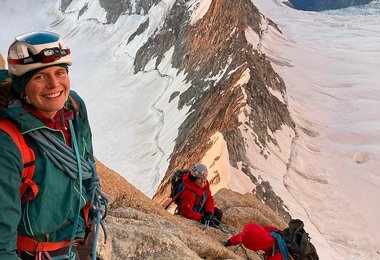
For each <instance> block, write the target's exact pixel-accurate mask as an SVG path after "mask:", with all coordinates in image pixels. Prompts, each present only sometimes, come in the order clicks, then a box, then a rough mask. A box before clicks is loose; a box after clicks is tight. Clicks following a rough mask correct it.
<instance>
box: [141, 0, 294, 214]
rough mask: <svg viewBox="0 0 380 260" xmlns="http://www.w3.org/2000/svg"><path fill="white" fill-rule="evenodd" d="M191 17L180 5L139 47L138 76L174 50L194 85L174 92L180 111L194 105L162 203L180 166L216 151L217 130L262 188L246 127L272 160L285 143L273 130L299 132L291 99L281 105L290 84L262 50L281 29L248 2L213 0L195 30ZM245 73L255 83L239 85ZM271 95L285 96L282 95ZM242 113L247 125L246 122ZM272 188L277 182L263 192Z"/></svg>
mask: <svg viewBox="0 0 380 260" xmlns="http://www.w3.org/2000/svg"><path fill="white" fill-rule="evenodd" d="M190 17H191V12H190V11H189V8H188V7H187V6H186V4H184V2H183V1H176V2H175V4H174V5H173V8H172V10H171V12H170V13H169V15H168V16H167V19H166V21H165V23H164V25H163V27H162V28H161V30H160V31H158V32H157V33H156V34H155V35H154V37H151V38H150V39H149V40H148V42H147V43H146V44H145V45H144V46H143V47H142V48H140V49H139V51H138V52H137V54H136V58H135V72H138V71H142V70H144V68H145V66H146V65H147V63H148V62H149V61H150V60H152V59H154V58H156V67H157V66H158V65H159V64H160V62H161V60H162V58H163V56H164V54H165V53H166V52H167V51H168V50H169V49H170V48H172V47H173V46H174V53H173V56H172V64H173V66H174V67H175V68H178V70H179V72H181V71H184V73H185V75H186V80H187V81H188V82H191V87H190V88H189V89H188V90H187V91H185V92H183V93H180V94H179V93H173V95H178V94H179V99H180V101H179V106H178V107H179V109H181V108H182V107H183V106H184V105H187V106H191V108H190V112H189V115H188V117H187V118H186V120H185V121H184V122H183V124H182V125H181V126H180V128H179V135H178V137H177V139H176V145H175V148H174V151H173V153H172V155H171V156H170V166H169V168H168V170H167V172H166V177H165V179H164V180H163V181H162V184H161V186H160V187H159V188H158V191H157V194H156V196H155V197H154V199H155V200H156V201H158V202H159V203H162V204H165V203H166V202H167V199H168V197H169V196H168V194H169V185H168V178H169V175H170V174H171V173H172V172H173V171H174V169H176V168H182V167H187V166H189V165H190V164H191V163H192V162H196V161H200V159H201V158H202V156H203V155H204V154H205V152H206V151H208V150H209V149H210V147H211V146H212V144H213V143H212V142H210V139H211V137H212V136H213V135H214V134H215V133H217V132H219V133H222V135H223V138H224V140H226V142H227V146H228V153H229V160H230V161H229V163H230V164H231V165H232V166H233V167H236V168H237V165H238V163H242V165H243V166H242V167H243V169H244V170H243V171H244V173H245V174H246V175H248V176H249V178H250V179H251V180H252V182H254V183H255V184H256V185H257V186H256V187H258V188H259V189H260V186H261V183H260V182H259V181H258V179H257V176H254V174H253V173H252V169H253V168H255V166H254V165H252V163H251V162H250V160H249V158H247V151H246V144H245V139H244V137H243V136H242V133H241V129H240V128H244V129H246V130H247V131H248V129H250V130H251V131H252V135H254V138H255V141H254V142H255V143H256V145H257V146H258V147H259V148H258V149H261V151H260V153H261V155H262V156H266V155H265V154H264V150H266V148H267V145H268V144H269V143H271V144H273V145H277V140H275V139H274V138H273V137H272V136H271V135H270V134H268V131H271V132H275V131H277V130H280V128H281V127H282V126H283V125H287V126H288V127H290V128H294V123H293V121H292V119H291V117H290V115H289V111H288V110H287V105H286V101H285V102H283V101H281V100H286V97H285V96H286V95H285V86H284V83H283V81H282V79H281V78H280V77H279V76H278V75H277V74H276V73H275V71H274V70H273V69H272V67H271V65H270V62H269V61H268V60H267V59H266V57H265V55H264V54H262V53H260V52H258V51H257V50H256V47H257V46H254V45H255V44H259V41H260V37H261V36H262V35H263V33H264V31H265V30H266V29H267V28H268V27H273V28H274V29H275V30H276V29H277V30H278V28H277V27H276V25H275V24H273V22H271V21H270V20H268V19H266V18H265V17H264V16H263V15H261V14H260V13H259V11H258V10H257V8H256V7H255V6H253V4H252V2H251V1H248V0H230V1H212V2H211V4H210V7H209V9H208V11H207V13H206V14H205V15H204V16H203V18H202V19H201V20H199V21H198V22H196V23H195V24H193V25H192V24H191V22H190ZM248 32H250V33H251V34H254V35H256V37H257V39H258V43H251V42H248V40H247V33H248ZM245 74H247V75H249V78H248V79H247V80H246V81H245V82H244V83H242V84H239V83H238V82H239V81H240V79H241V78H242V77H243V75H245ZM271 90H272V91H276V92H277V93H279V95H280V96H281V98H280V99H279V98H278V97H276V96H274V95H273V94H272V93H271ZM248 110H249V111H248ZM242 111H243V112H242ZM241 113H244V115H245V117H247V118H248V119H247V121H245V122H241V121H240V120H239V115H240V114H241ZM253 133H254V134H253ZM289 143H290V142H289ZM268 188H269V189H270V185H267V187H265V188H263V189H266V190H267V189H268ZM253 192H254V191H253ZM268 194H269V193H266V195H268ZM256 195H264V193H257V194H256ZM271 196H274V197H273V198H271V199H265V198H263V197H260V199H261V200H263V201H267V202H268V205H269V204H270V206H271V207H272V208H273V209H275V210H276V211H278V212H279V213H280V214H281V215H282V216H283V217H285V218H289V214H287V212H286V211H284V210H283V208H284V205H282V201H281V199H280V198H278V197H277V196H276V195H275V194H274V193H271ZM270 202H275V203H270Z"/></svg>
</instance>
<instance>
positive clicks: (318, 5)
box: [289, 0, 373, 11]
mask: <svg viewBox="0 0 380 260" xmlns="http://www.w3.org/2000/svg"><path fill="white" fill-rule="evenodd" d="M289 2H290V3H291V4H292V5H293V7H294V8H295V9H299V10H304V11H323V10H332V9H340V8H346V7H350V6H358V5H366V4H369V3H371V2H373V0H289Z"/></svg>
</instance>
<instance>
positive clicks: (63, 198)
mask: <svg viewBox="0 0 380 260" xmlns="http://www.w3.org/2000/svg"><path fill="white" fill-rule="evenodd" d="M70 96H71V97H73V98H74V100H75V101H76V103H77V106H78V110H79V114H78V113H74V114H75V115H74V120H73V125H74V129H75V132H76V137H77V141H78V147H79V152H80V154H81V155H82V156H83V157H84V158H85V159H91V160H92V161H94V160H93V151H92V141H91V138H92V137H91V130H90V126H89V123H88V119H87V111H86V107H85V104H84V102H83V100H82V99H81V98H80V97H79V96H78V95H77V94H76V93H75V92H73V91H71V93H70ZM69 105H70V107H69V109H72V110H73V109H74V108H73V106H72V105H71V104H69V102H67V104H66V106H69ZM0 118H8V119H10V120H12V121H13V122H15V123H16V124H17V125H18V127H19V129H20V131H21V133H22V134H23V136H24V138H25V140H26V142H27V144H28V145H29V146H30V147H32V149H33V150H34V153H35V156H36V162H35V172H34V176H33V181H34V182H35V183H36V184H37V186H38V188H39V193H38V195H37V197H36V198H35V199H34V200H30V201H27V202H26V203H24V204H23V205H21V198H20V191H19V188H20V184H21V176H22V169H23V165H22V158H21V154H20V152H19V149H18V147H17V146H16V145H15V144H14V142H13V140H12V139H11V138H10V137H9V136H8V135H7V134H6V133H5V132H3V131H1V130H0V212H1V213H0V260H3V259H4V260H5V259H7V260H10V259H12V260H13V259H18V256H17V251H16V240H17V234H22V235H27V236H31V237H33V238H34V239H37V240H38V241H52V242H57V241H62V240H65V239H68V238H69V237H70V236H71V234H72V231H73V226H74V225H73V222H74V219H75V216H76V214H77V211H78V203H79V201H80V203H81V207H83V206H84V205H85V203H86V202H87V201H88V200H89V197H90V196H89V194H88V192H87V191H86V186H88V183H86V182H87V181H84V182H83V190H82V196H80V193H79V181H78V180H74V179H72V178H71V177H70V176H69V175H68V174H67V173H65V172H64V171H62V170H60V169H59V168H58V167H57V166H56V165H55V164H54V163H53V162H52V161H51V160H50V159H49V158H48V157H47V156H46V155H45V154H44V153H43V152H42V151H41V150H40V149H39V147H38V146H37V145H36V144H35V142H34V140H33V139H31V138H30V137H29V136H27V135H25V134H26V133H28V132H30V131H34V130H36V129H39V128H47V127H46V126H45V125H44V124H43V123H42V122H41V121H40V120H39V119H38V118H36V117H35V116H33V115H32V114H30V113H29V112H27V111H26V110H24V109H23V108H22V107H21V106H17V107H11V108H8V109H7V110H6V111H5V112H4V113H3V114H2V115H1V117H0ZM47 129H50V128H47ZM50 130H51V131H52V132H54V134H55V135H56V136H57V137H58V138H60V139H61V140H63V141H64V135H63V133H62V132H61V131H59V130H54V129H50ZM78 226H79V228H78V230H77V235H76V236H77V237H84V235H85V223H84V220H83V214H82V213H81V217H80V221H79V225H78Z"/></svg>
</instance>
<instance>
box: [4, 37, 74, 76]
mask: <svg viewBox="0 0 380 260" xmlns="http://www.w3.org/2000/svg"><path fill="white" fill-rule="evenodd" d="M70 53H71V52H70V49H69V48H68V47H67V46H66V44H65V43H64V42H63V41H62V39H61V37H60V36H59V35H58V34H56V33H53V32H46V31H38V32H30V33H25V34H22V35H19V36H17V37H16V40H15V41H14V42H13V43H12V44H11V46H10V47H9V50H8V70H9V73H10V74H13V75H16V76H21V75H23V74H25V73H26V72H29V71H31V70H34V69H37V68H42V67H46V66H51V65H55V64H67V65H69V66H70V65H71V64H72V61H71V55H70Z"/></svg>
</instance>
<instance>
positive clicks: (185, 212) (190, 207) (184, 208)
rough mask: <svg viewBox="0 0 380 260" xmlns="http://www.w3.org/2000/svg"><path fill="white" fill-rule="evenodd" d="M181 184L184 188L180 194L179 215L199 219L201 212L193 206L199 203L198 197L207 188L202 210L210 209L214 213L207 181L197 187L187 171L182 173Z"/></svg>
mask: <svg viewBox="0 0 380 260" xmlns="http://www.w3.org/2000/svg"><path fill="white" fill-rule="evenodd" d="M183 184H184V186H185V189H184V190H183V191H182V194H181V203H180V209H179V210H180V212H181V215H182V216H184V217H186V218H190V219H195V220H200V219H201V217H202V214H201V213H199V212H196V211H195V210H194V207H195V206H196V205H198V204H199V201H200V199H201V198H202V196H203V192H204V191H205V190H207V199H206V202H205V204H204V206H203V209H204V212H207V211H210V212H211V213H212V214H214V198H213V197H212V195H211V190H210V185H209V184H208V182H207V185H206V186H205V187H203V188H201V187H198V186H197V185H196V184H195V183H194V182H191V181H190V180H189V173H185V174H184V175H183Z"/></svg>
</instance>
